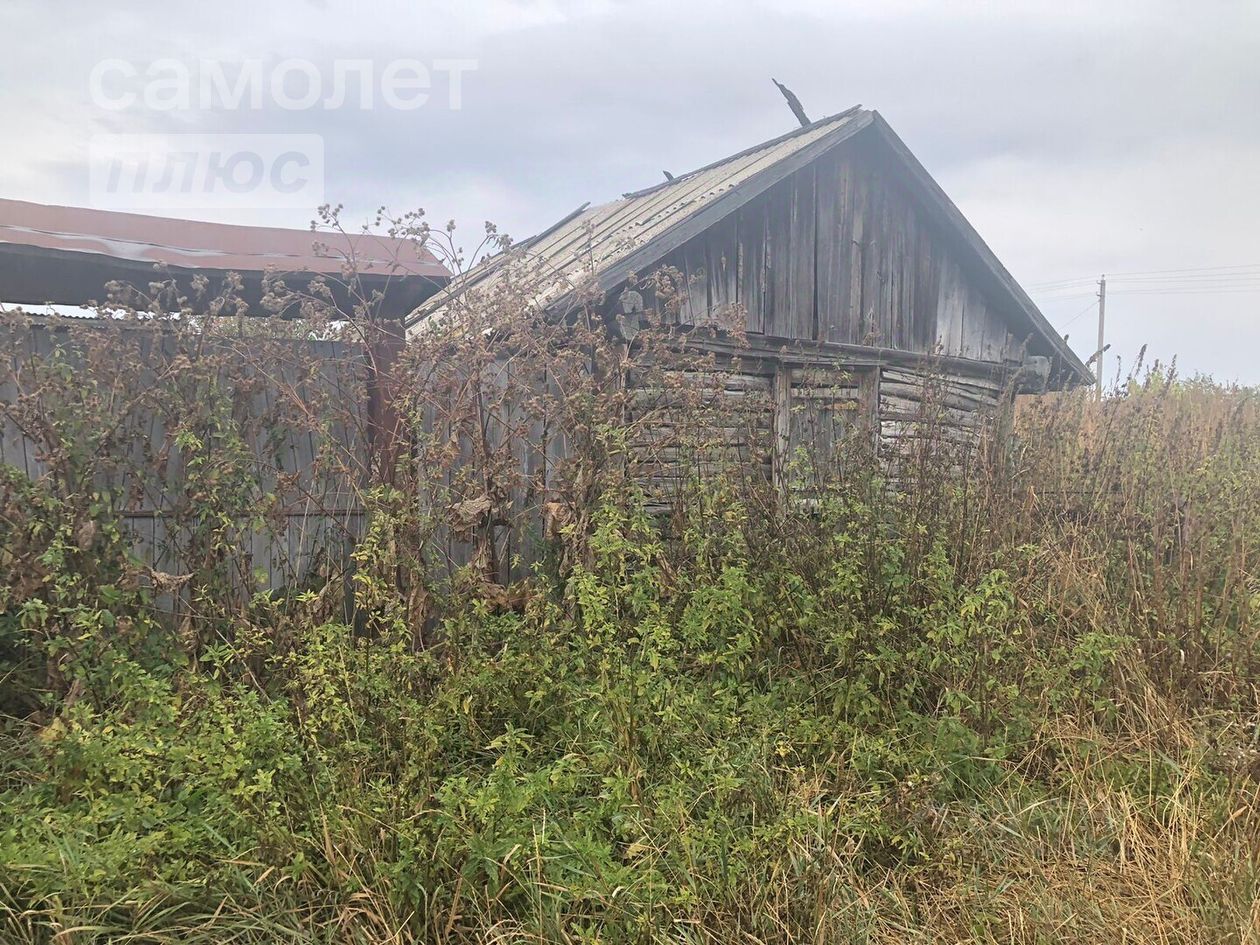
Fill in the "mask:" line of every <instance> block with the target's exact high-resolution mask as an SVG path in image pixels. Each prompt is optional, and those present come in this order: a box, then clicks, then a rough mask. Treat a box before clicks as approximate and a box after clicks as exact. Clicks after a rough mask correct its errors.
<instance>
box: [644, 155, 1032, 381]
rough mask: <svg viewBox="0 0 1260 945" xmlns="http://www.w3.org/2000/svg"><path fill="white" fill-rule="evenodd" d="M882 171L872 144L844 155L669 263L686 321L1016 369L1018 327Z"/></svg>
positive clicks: (802, 174) (812, 168)
mask: <svg viewBox="0 0 1260 945" xmlns="http://www.w3.org/2000/svg"><path fill="white" fill-rule="evenodd" d="M886 160H887V156H886V155H881V152H880V151H879V149H878V146H877V145H876V144H874V143H871V142H865V143H863V142H853V143H852V144H851V145H849V146H846V147H841V148H837V149H836V150H835V151H833V152H830V153H829V154H826V155H824V156H823V157H822V158H820V159H819V160H817V161H816V162H814V163H813V164H810V165H808V166H806V167H804V168H802V169H801V170H799V171H797V172H795V173H794V174H792V175H790V176H789V177H787V178H785V179H784V180H782V181H780V182H779V183H778V184H776V185H774V186H773V187H771V188H770V189H769V190H768V191H766V192H765V193H763V194H761V195H760V196H758V197H756V198H755V199H753V200H752V201H750V202H749V203H747V204H746V205H744V206H743V207H741V208H740V209H738V210H737V211H735V212H734V213H732V214H731V215H730V216H729V217H727V218H725V219H723V220H722V221H721V222H720V223H718V224H716V225H715V226H713V227H711V228H710V229H708V230H706V231H705V232H704V233H701V234H699V235H698V236H696V237H693V238H692V239H691V240H689V241H688V242H687V243H685V244H684V245H683V246H681V247H680V248H679V249H678V250H676V251H674V252H673V253H671V254H669V255H668V256H667V257H666V258H665V259H663V260H662V261H661V265H662V266H670V267H674V268H676V269H677V270H678V271H679V272H680V273H682V274H683V276H684V278H685V280H686V286H685V289H684V298H683V301H682V305H681V309H680V313H679V317H680V319H681V320H682V321H683V322H684V323H685V324H693V325H705V324H729V323H730V320H731V318H732V313H738V315H739V316H740V317H743V318H745V319H746V321H745V325H746V328H747V330H748V331H750V332H754V333H758V334H764V335H771V336H774V337H779V338H794V339H804V340H810V341H822V342H837V343H842V344H860V345H869V346H872V347H882V348H895V349H898V350H901V351H910V352H920V353H924V354H927V353H931V352H933V351H936V350H938V345H939V350H940V351H941V353H943V354H946V355H952V356H957V357H964V358H973V359H977V360H983V361H991V362H1003V361H1017V360H1020V358H1021V351H1020V348H1021V345H1022V343H1023V338H1021V337H1016V334H1015V332H1013V331H1012V330H1011V327H1010V325H1011V318H1012V317H1013V316H1010V313H1007V312H1003V311H1002V310H1001V309H999V308H998V307H997V306H995V305H994V304H993V303H992V302H991V300H990V297H989V295H988V294H987V293H986V292H985V291H984V290H983V289H982V287H981V284H980V281H979V280H977V279H975V278H973V276H972V275H971V270H970V269H969V268H968V264H967V256H966V253H965V252H964V251H963V250H961V249H960V248H959V246H958V245H957V243H956V241H951V240H950V239H949V238H948V237H947V236H946V235H945V231H944V229H943V228H942V227H941V226H939V225H938V224H937V223H935V222H934V221H933V220H932V218H931V217H930V215H929V214H928V213H927V212H925V210H924V208H923V207H922V205H921V204H920V202H919V201H918V200H917V199H915V197H914V196H913V195H912V194H911V193H910V192H909V190H908V189H907V188H906V187H905V186H904V184H903V183H902V182H901V180H900V179H899V177H898V176H896V175H893V174H890V173H887V172H886V170H885V169H884V166H883V164H884V162H885V161H886Z"/></svg>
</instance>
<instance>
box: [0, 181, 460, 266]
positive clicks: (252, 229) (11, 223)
mask: <svg viewBox="0 0 1260 945" xmlns="http://www.w3.org/2000/svg"><path fill="white" fill-rule="evenodd" d="M317 243H319V244H324V246H323V247H321V248H320V250H319V251H318V252H317V250H316V245H315V244H317ZM0 244H9V245H12V246H26V247H31V248H35V249H47V250H54V251H60V252H75V253H87V254H92V255H96V256H105V257H110V258H113V259H122V260H128V261H131V262H141V263H164V264H166V265H168V266H172V267H178V268H181V269H209V270H217V271H228V270H230V271H233V272H241V273H246V272H262V271H264V270H266V269H268V268H270V269H275V270H278V271H280V272H312V273H326V274H339V273H340V272H341V271H342V266H343V264H344V261H345V259H346V258H347V257H352V258H353V259H354V260H355V264H356V268H357V270H358V271H359V273H360V274H367V273H379V274H381V275H391V274H392V275H395V276H401V277H405V276H428V277H431V278H437V279H443V280H445V279H447V278H449V276H450V273H449V272H448V271H447V270H446V268H445V267H444V266H443V265H442V264H441V263H440V262H439V261H438V260H437V258H436V257H435V256H433V254H432V253H430V252H429V251H428V250H427V249H424V248H423V247H421V246H419V245H417V244H416V243H414V242H412V241H410V240H398V239H389V238H388V237H383V236H377V235H375V234H349V235H345V234H341V233H327V232H318V233H316V232H312V231H310V230H288V229H280V228H277V227H263V226H236V225H232V224H226V223H202V222H199V221H194V220H175V219H170V218H167V217H151V216H144V215H142V214H136V213H118V212H115V211H110V210H92V209H87V208H80V207H55V206H48V205H45V204H38V203H28V202H26V201H22V200H3V199H0Z"/></svg>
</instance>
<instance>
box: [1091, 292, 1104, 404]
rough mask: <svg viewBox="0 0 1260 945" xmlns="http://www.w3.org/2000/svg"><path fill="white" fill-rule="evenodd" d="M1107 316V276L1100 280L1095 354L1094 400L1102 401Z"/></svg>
mask: <svg viewBox="0 0 1260 945" xmlns="http://www.w3.org/2000/svg"><path fill="white" fill-rule="evenodd" d="M1106 314H1107V275H1106V273H1103V275H1102V276H1101V277H1100V278H1099V280H1098V350H1097V351H1095V352H1094V378H1095V381H1094V398H1095V399H1096V400H1102V387H1103V351H1104V350H1105V349H1104V346H1103V319H1104V318H1105V317H1106Z"/></svg>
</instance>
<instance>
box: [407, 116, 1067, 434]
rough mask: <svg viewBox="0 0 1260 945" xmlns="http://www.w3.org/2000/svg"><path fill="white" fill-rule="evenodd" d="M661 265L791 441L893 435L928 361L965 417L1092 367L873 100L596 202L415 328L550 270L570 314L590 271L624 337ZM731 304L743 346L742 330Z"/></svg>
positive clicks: (446, 297) (701, 339)
mask: <svg viewBox="0 0 1260 945" xmlns="http://www.w3.org/2000/svg"><path fill="white" fill-rule="evenodd" d="M663 267H670V268H672V269H673V270H676V271H677V272H678V273H680V274H681V278H680V279H679V282H680V284H681V292H682V298H681V299H680V300H677V299H676V300H675V304H674V309H675V311H676V316H675V317H676V318H677V319H678V321H679V322H681V323H682V324H684V325H694V326H712V327H713V329H714V330H712V331H706V332H698V333H695V335H694V338H693V343H695V344H697V345H699V346H701V347H704V348H708V349H710V350H711V351H713V352H714V353H715V355H716V356H717V358H718V360H719V363H720V364H721V365H722V366H723V368H722V369H723V370H725V371H726V372H727V374H728V378H727V383H728V387H729V389H730V390H731V392H732V393H737V392H741V391H746V390H748V389H750V388H759V389H762V390H765V391H766V392H767V393H768V395H769V396H768V397H767V398H766V399H765V402H766V404H767V406H766V408H765V409H766V413H767V416H766V417H765V425H766V426H767V427H768V428H770V429H773V430H774V433H775V436H776V437H777V440H778V442H779V443H780V445H781V446H782V447H783V449H782V450H780V452H783V451H791V450H793V449H794V448H795V446H796V445H797V444H799V443H801V442H803V441H807V440H813V441H817V440H819V439H821V440H823V441H827V440H829V439H830V438H831V437H832V435H833V432H834V428H835V427H837V426H842V425H844V424H845V423H846V422H848V420H849V418H851V417H853V416H854V415H855V414H860V415H862V416H866V417H869V418H871V419H872V420H873V421H874V429H875V430H876V431H877V434H878V436H879V438H880V439H881V440H882V442H883V445H884V447H885V448H886V449H887V450H889V451H891V450H894V449H896V447H897V440H898V438H899V437H901V436H903V435H904V434H905V432H906V431H907V429H908V425H909V423H910V421H912V420H913V418H914V417H915V416H916V414H917V412H918V410H919V404H920V401H921V400H922V399H923V396H924V384H925V379H926V378H927V377H928V376H929V375H931V376H932V377H933V379H934V380H933V383H934V384H935V385H937V386H938V387H940V386H943V387H944V390H943V393H942V398H943V400H944V401H945V402H946V403H947V404H948V411H949V416H950V418H951V420H952V422H954V423H955V424H956V425H957V426H958V427H960V428H963V429H973V428H976V427H978V426H980V425H981V424H982V423H983V420H984V418H985V417H987V416H989V415H991V414H992V412H993V411H994V408H996V406H997V405H998V403H999V402H1000V400H1001V399H1002V398H1003V396H1005V395H1007V394H1009V393H1010V392H1012V391H1015V390H1020V391H1028V390H1046V389H1055V388H1062V387H1066V386H1073V385H1076V384H1081V383H1088V382H1089V381H1090V375H1089V371H1088V369H1087V368H1086V366H1085V365H1084V364H1083V363H1082V362H1081V360H1080V359H1079V358H1078V357H1077V356H1076V355H1075V354H1074V353H1073V352H1072V350H1071V349H1070V348H1069V347H1068V346H1067V344H1066V342H1065V341H1064V339H1063V338H1062V337H1060V336H1059V335H1058V333H1057V332H1055V330H1054V329H1053V328H1052V327H1051V326H1050V324H1049V323H1048V322H1047V321H1046V319H1045V318H1044V317H1043V316H1042V314H1041V313H1040V312H1039V311H1038V310H1037V307H1036V306H1035V305H1034V304H1033V302H1032V301H1031V300H1030V299H1029V297H1028V296H1027V294H1026V293H1025V292H1024V291H1023V290H1022V289H1021V288H1020V287H1019V285H1018V284H1016V282H1015V280H1014V279H1012V278H1011V276H1010V274H1009V273H1008V272H1007V271H1006V269H1005V268H1004V267H1003V266H1002V264H1001V263H1000V262H999V261H998V260H997V258H996V257H995V256H994V254H993V252H992V251H991V250H990V249H989V247H988V246H986V245H985V243H984V241H983V240H982V239H981V238H980V237H979V235H977V233H976V231H975V230H974V229H973V228H972V227H971V225H970V224H969V223H968V222H967V220H966V219H965V218H964V217H963V215H962V213H961V212H960V211H959V210H958V208H957V207H956V206H955V205H954V204H953V202H952V201H951V200H950V199H949V198H948V197H947V196H946V195H945V193H944V192H943V191H942V190H941V188H940V187H939V186H938V185H937V184H936V183H935V181H933V180H932V178H931V177H930V176H929V174H928V173H927V171H926V170H924V168H923V166H922V165H921V164H920V163H919V162H918V161H917V160H916V159H915V157H914V156H913V155H912V154H911V153H910V151H909V150H908V149H907V148H906V146H905V145H904V144H903V143H902V142H901V140H900V139H899V138H898V137H897V135H896V134H895V133H894V132H893V131H892V129H891V128H890V127H889V126H888V124H887V123H886V122H885V121H884V119H883V118H882V117H881V116H880V115H879V113H878V112H874V111H868V110H864V109H861V108H860V107H859V108H853V109H850V110H848V111H845V112H841V113H839V114H837V115H833V116H831V117H829V118H825V119H822V120H820V121H816V122H813V123H810V124H806V125H804V126H803V127H801V128H799V129H797V130H795V131H792V132H791V133H789V134H786V135H783V136H782V137H779V138H776V139H774V140H771V141H767V142H765V143H763V144H759V145H756V146H754V147H751V148H748V149H747V150H745V151H741V152H739V153H738V154H734V155H732V156H730V157H727V158H724V159H722V160H720V161H717V162H716V163H713V164H710V165H708V166H706V167H702V168H700V169H699V170H696V171H693V172H691V173H688V174H680V175H677V176H670V175H667V179H666V180H665V181H662V182H661V183H658V184H656V185H655V186H652V187H648V188H646V189H644V190H639V191H635V192H633V193H627V194H625V195H624V196H623V197H622V198H621V199H618V200H614V201H612V202H610V203H606V204H603V205H601V206H594V207H592V206H589V205H584V206H583V207H581V208H579V209H578V210H577V211H574V212H573V213H571V214H570V215H568V216H567V217H565V218H564V219H562V220H560V221H559V222H558V223H556V224H555V225H554V226H552V227H550V228H549V229H547V230H545V231H543V232H541V233H540V234H538V235H537V236H535V237H532V238H530V239H528V240H525V241H523V242H522V243H519V244H517V245H516V246H515V247H514V248H513V250H512V251H510V252H507V253H502V254H500V255H498V256H496V257H493V258H491V259H489V260H487V261H486V262H484V263H482V264H481V265H479V266H477V267H475V268H473V269H472V270H470V271H469V272H468V273H467V274H465V275H464V276H462V277H457V278H456V279H454V280H453V281H452V282H451V284H450V285H449V286H448V287H447V288H446V289H445V290H443V291H441V292H439V293H437V294H436V295H435V296H434V297H433V298H431V299H430V300H429V301H428V302H426V303H425V305H423V306H421V307H420V308H419V309H418V310H417V311H416V313H415V314H414V315H413V316H412V318H411V320H410V325H411V329H410V330H411V331H413V332H414V331H417V330H419V326H420V325H422V324H423V323H424V321H425V320H426V319H427V318H430V317H434V316H438V315H440V314H441V313H442V312H443V310H444V309H447V308H448V307H449V306H450V305H451V300H452V299H455V298H459V297H462V294H463V293H467V292H469V291H472V292H474V293H475V292H476V291H479V290H492V289H493V287H494V286H495V284H496V283H498V282H500V281H502V280H505V279H508V278H511V279H513V280H515V282H516V284H525V285H530V286H537V291H536V292H534V294H533V296H532V299H531V303H530V304H533V305H535V306H537V307H538V308H539V309H542V310H545V311H546V312H548V313H550V314H552V315H555V316H557V317H561V316H563V315H564V314H565V313H566V312H568V311H569V310H571V309H572V307H573V306H574V304H575V300H576V299H577V298H578V297H579V293H580V291H582V290H583V289H587V290H589V287H590V284H591V283H592V282H593V283H594V286H595V288H596V289H597V290H599V291H600V292H602V298H603V300H604V301H603V303H602V308H603V314H604V315H605V316H606V317H607V318H608V319H609V320H610V321H613V322H615V323H616V324H617V325H618V326H619V327H620V330H621V331H622V333H623V334H624V335H625V336H626V337H627V338H628V337H630V336H632V335H633V334H634V332H635V330H636V327H637V326H638V324H639V320H640V319H641V318H643V317H644V312H645V311H650V310H652V309H653V307H654V306H655V305H657V304H658V302H659V300H657V299H655V298H653V292H652V289H651V281H650V280H648V279H645V278H644V276H645V275H647V274H650V273H652V272H653V271H658V270H660V269H662V268H663ZM531 291H532V290H531ZM732 321H735V322H737V323H738V324H739V327H742V328H743V329H744V331H745V332H746V335H747V344H742V343H741V344H736V343H735V342H734V341H733V340H732V339H731V337H730V336H731V334H732V333H731V332H730V331H729V329H730V328H731V327H732ZM741 334H742V333H741ZM855 408H856V409H855ZM814 445H815V446H819V445H824V446H825V442H824V443H822V444H819V443H814Z"/></svg>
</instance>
